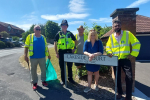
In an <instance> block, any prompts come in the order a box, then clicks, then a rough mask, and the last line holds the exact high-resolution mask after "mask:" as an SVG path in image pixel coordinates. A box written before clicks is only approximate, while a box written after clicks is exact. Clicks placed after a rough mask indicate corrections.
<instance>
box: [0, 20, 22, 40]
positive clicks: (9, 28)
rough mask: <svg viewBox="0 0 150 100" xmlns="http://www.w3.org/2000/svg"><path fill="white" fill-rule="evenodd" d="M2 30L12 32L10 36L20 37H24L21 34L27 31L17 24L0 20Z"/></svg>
mask: <svg viewBox="0 0 150 100" xmlns="http://www.w3.org/2000/svg"><path fill="white" fill-rule="evenodd" d="M2 31H6V32H7V33H9V34H10V36H18V37H22V35H21V34H22V33H24V32H25V31H24V30H23V29H21V28H19V27H17V26H14V25H11V24H8V23H4V22H0V32H2Z"/></svg>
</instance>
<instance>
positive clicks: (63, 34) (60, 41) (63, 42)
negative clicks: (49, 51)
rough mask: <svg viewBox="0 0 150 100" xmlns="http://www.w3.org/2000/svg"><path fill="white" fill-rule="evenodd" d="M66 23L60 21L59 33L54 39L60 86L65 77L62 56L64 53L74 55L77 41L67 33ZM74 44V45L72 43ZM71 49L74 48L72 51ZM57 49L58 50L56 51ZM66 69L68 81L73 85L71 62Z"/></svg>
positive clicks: (65, 21)
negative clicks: (59, 71)
mask: <svg viewBox="0 0 150 100" xmlns="http://www.w3.org/2000/svg"><path fill="white" fill-rule="evenodd" d="M67 28H68V22H67V20H65V19H64V20H62V22H61V29H62V30H61V31H59V32H58V33H57V34H56V36H55V38H54V48H55V52H56V57H57V58H58V59H59V66H60V69H61V80H62V82H61V84H62V85H63V84H64V83H65V75H64V54H65V53H74V52H75V50H76V45H77V40H76V38H75V36H74V35H73V34H72V33H71V32H70V31H67ZM73 41H74V42H75V43H74V42H73ZM72 48H74V49H73V50H72ZM57 49H58V50H57ZM67 67H68V80H69V82H71V83H72V84H75V82H74V80H73V78H72V62H67Z"/></svg>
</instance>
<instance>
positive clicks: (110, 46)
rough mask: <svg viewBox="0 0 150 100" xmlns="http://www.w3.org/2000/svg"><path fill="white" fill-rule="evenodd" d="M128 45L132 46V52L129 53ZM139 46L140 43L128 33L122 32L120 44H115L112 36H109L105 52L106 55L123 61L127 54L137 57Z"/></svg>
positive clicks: (115, 41)
mask: <svg viewBox="0 0 150 100" xmlns="http://www.w3.org/2000/svg"><path fill="white" fill-rule="evenodd" d="M130 44H131V46H132V52H130ZM140 46H141V44H140V42H139V41H138V39H137V38H136V37H135V36H134V35H133V34H132V33H131V32H130V31H123V35H122V38H121V40H120V43H118V42H117V40H116V38H115V36H114V34H111V36H110V37H109V39H108V41H107V44H106V52H107V54H108V53H111V54H113V55H114V56H118V59H125V58H126V56H127V55H129V54H131V55H132V56H134V57H137V56H138V54H139V50H140Z"/></svg>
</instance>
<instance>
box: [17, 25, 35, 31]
mask: <svg viewBox="0 0 150 100" xmlns="http://www.w3.org/2000/svg"><path fill="white" fill-rule="evenodd" d="M31 25H33V24H16V26H18V27H19V28H22V29H23V30H25V31H27V30H29V29H30V27H31Z"/></svg>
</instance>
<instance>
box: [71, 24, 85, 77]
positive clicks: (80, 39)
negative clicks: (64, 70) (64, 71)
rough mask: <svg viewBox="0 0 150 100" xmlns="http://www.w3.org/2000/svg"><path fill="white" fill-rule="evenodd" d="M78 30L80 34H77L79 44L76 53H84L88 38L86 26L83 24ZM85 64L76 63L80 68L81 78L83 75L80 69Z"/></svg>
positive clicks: (79, 74)
mask: <svg viewBox="0 0 150 100" xmlns="http://www.w3.org/2000/svg"><path fill="white" fill-rule="evenodd" d="M77 30H78V34H76V35H75V37H76V40H77V41H78V45H77V49H76V51H75V52H74V53H76V54H83V45H84V42H85V41H86V40H87V35H86V34H84V30H85V29H84V28H83V26H82V25H81V26H79V28H77ZM84 65H85V64H83V63H75V66H77V69H78V76H79V78H80V77H81V76H82V73H81V71H80V69H82V67H83V66H84Z"/></svg>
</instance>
